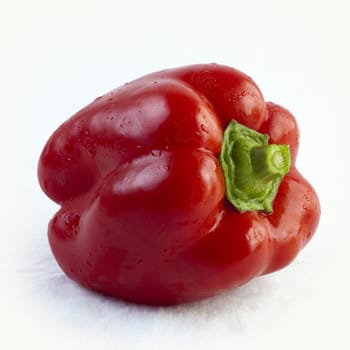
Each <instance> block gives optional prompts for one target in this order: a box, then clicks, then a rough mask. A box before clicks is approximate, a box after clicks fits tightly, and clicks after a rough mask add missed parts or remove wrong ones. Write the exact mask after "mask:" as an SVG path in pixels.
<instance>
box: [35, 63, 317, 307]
mask: <svg viewBox="0 0 350 350" xmlns="http://www.w3.org/2000/svg"><path fill="white" fill-rule="evenodd" d="M298 142H299V132H298V127H297V123H296V121H295V119H294V117H293V116H292V114H291V113H290V112H288V111H287V110H286V109H284V108H283V107H281V106H278V105H276V104H273V103H265V101H264V99H263V96H262V94H261V92H260V90H259V88H258V87H257V85H256V84H255V83H254V82H253V80H252V79H251V78H249V77H248V76H247V75H245V74H243V73H242V72H240V71H238V70H236V69H233V68H229V67H225V66H221V65H216V64H209V65H195V66H188V67H182V68H177V69H170V70H165V71H161V72H157V73H153V74H150V75H147V76H145V77H142V78H140V79H138V80H135V81H133V82H131V83H128V84H125V85H124V86H122V87H120V88H118V89H116V90H113V91H111V92H109V93H107V94H106V95H104V96H102V97H99V98H97V99H96V100H95V101H93V102H92V103H91V104H89V105H88V106H87V107H85V108H83V109H82V110H80V111H79V112H78V113H77V114H75V115H74V116H73V117H71V118H70V119H69V120H67V121H66V122H65V123H64V124H62V125H61V126H60V127H59V128H58V129H57V130H56V131H55V133H54V134H53V135H52V136H51V138H50V139H49V141H48V142H47V144H46V146H45V148H44V150H43V152H42V154H41V157H40V162H39V168H38V174H39V181H40V184H41V187H42V189H43V190H44V192H45V193H46V194H47V195H48V196H49V197H50V198H51V199H52V200H54V201H55V202H57V203H58V204H59V205H60V206H61V208H60V210H59V211H58V212H57V213H56V215H55V216H54V217H53V219H52V220H51V221H50V223H49V230H48V235H49V242H50V245H51V248H52V251H53V254H54V256H55V257H56V259H57V262H58V264H59V265H60V267H61V268H62V270H63V271H64V272H65V273H66V274H67V276H69V277H70V278H71V279H73V280H75V281H76V282H78V283H80V284H81V285H83V286H86V287H88V288H91V289H93V290H96V291H100V292H103V293H106V294H109V295H112V296H116V297H119V298H123V299H126V300H130V301H134V302H139V303H148V304H174V303H180V302H186V301H191V300H197V299H200V298H205V297H209V296H212V295H215V294H217V293H219V292H221V291H223V290H225V289H228V288H231V287H235V286H238V285H241V284H243V283H245V282H247V281H249V280H250V279H252V278H253V277H255V276H258V275H262V274H266V273H269V272H272V271H275V270H278V269H280V268H282V267H284V266H286V265H287V264H288V263H290V262H291V261H292V260H293V259H294V258H295V257H296V255H297V254H298V252H299V250H300V249H301V248H302V247H303V246H304V245H305V244H306V243H307V242H308V241H309V240H310V238H311V236H312V235H313V233H314V231H315V230H316V227H317V224H318V221H319V216H320V206H319V201H318V198H317V195H316V193H315V191H314V190H313V188H312V187H311V185H310V184H309V183H308V182H307V181H306V180H305V179H304V178H303V177H302V176H301V174H300V173H299V172H298V170H297V169H296V167H295V159H296V155H297V149H298Z"/></svg>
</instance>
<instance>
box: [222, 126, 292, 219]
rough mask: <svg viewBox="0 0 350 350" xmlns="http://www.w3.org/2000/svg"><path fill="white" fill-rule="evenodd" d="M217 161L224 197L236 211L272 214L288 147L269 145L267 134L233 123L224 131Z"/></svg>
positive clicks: (285, 170)
mask: <svg viewBox="0 0 350 350" xmlns="http://www.w3.org/2000/svg"><path fill="white" fill-rule="evenodd" d="M219 162H220V165H221V169H222V172H223V174H224V179H225V187H226V197H227V199H228V201H229V202H230V203H231V204H232V205H233V206H234V207H235V208H236V209H237V210H238V211H239V212H244V211H247V210H262V211H264V212H266V213H271V212H272V204H273V200H274V199H275V197H276V194H277V191H278V187H279V185H280V183H281V181H282V178H283V177H284V176H285V175H286V174H287V173H288V171H289V168H290V165H291V156H290V151H289V147H288V145H274V144H269V143H268V135H265V134H261V133H258V132H256V131H255V130H252V129H249V128H247V127H245V126H243V125H241V124H239V123H237V122H236V121H234V120H233V121H232V122H231V123H230V124H229V125H228V127H227V128H226V130H225V132H224V139H223V145H222V149H221V152H220V155H219Z"/></svg>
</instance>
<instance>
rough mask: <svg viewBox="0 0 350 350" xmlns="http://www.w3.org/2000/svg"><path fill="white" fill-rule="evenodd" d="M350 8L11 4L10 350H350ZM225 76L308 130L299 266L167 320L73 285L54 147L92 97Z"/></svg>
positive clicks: (6, 225) (2, 301) (3, 27)
mask: <svg viewBox="0 0 350 350" xmlns="http://www.w3.org/2000/svg"><path fill="white" fill-rule="evenodd" d="M348 4H349V2H348V1H346V0H344V1H342V0H333V1H322V0H319V1H313V0H311V1H307V0H295V1H277V0H276V1H273V0H268V1H258V0H256V1H252V0H250V1H249V0H246V1H220V0H216V1H207V2H206V1H203V0H202V1H192V2H191V1H189V0H186V1H181V0H177V1H172V2H167V1H152V0H148V1H133V0H128V1H127V0H125V1H118V0H115V1H103V0H99V1H89V0H85V1H74V0H71V1H63V0H61V1H38V0H32V1H22V2H20V1H0V50H1V51H0V118H1V119H0V120H1V129H0V131H1V137H0V147H1V148H0V149H1V171H0V176H1V182H0V183H1V185H0V186H1V188H0V191H1V192H0V193H1V194H0V196H1V197H0V198H1V211H0V215H1V217H0V219H1V232H0V273H1V277H0V293H1V294H0V333H1V335H0V348H2V349H20V348H22V347H26V348H34V347H35V348H36V349H56V348H57V349H73V348H77V346H81V348H85V349H97V348H99V349H213V348H215V349H281V348H283V349H296V348H297V349H310V348H313V349H317V348H334V349H349V348H350V341H349V335H348V333H349V324H350V321H349V314H350V302H349V300H350V288H349V257H348V250H349V245H350V232H349V225H348V219H349V217H350V214H349V209H348V202H349V194H350V193H349V180H348V177H349V176H348V174H349V172H348V169H349V151H348V149H349V131H348V125H349V124H348V123H347V120H348V119H349V102H350V96H349V93H350V89H349V82H350V69H349V62H350V48H349V42H350V39H349V37H350V25H349V14H350V9H349V5H348ZM209 62H217V63H222V64H226V65H231V66H233V67H236V68H238V69H241V70H243V71H244V72H246V73H247V74H249V75H250V76H251V77H253V79H254V80H255V81H256V82H257V84H258V85H259V86H260V88H261V90H262V91H263V93H264V96H265V98H266V100H272V101H274V102H277V103H280V104H282V105H284V106H285V107H287V108H288V109H290V110H291V111H292V112H293V113H294V115H295V116H296V117H297V119H298V123H299V126H300V130H301V146H300V151H299V157H298V166H299V168H300V170H301V171H302V173H303V174H304V175H305V176H306V177H307V178H308V179H309V180H310V181H311V183H312V184H313V185H314V187H315V188H316V190H317V191H318V193H319V196H320V200H321V204H322V218H321V222H320V226H319V229H318V231H317V233H316V235H315V236H314V238H313V239H312V241H311V242H310V243H309V245H308V246H307V247H306V248H305V249H304V250H303V251H302V252H301V253H300V255H299V256H298V258H297V259H296V260H295V262H294V263H293V264H292V265H290V266H289V267H288V268H286V269H284V270H282V271H279V272H277V273H274V274H272V275H268V276H264V277H260V278H257V279H255V280H253V281H252V282H250V283H249V284H247V285H245V286H243V287H241V288H239V289H236V290H232V291H228V292H227V293H225V294H224V295H221V296H218V297H215V298H212V299H209V300H205V301H201V302H197V303H192V304H188V305H180V306H176V307H170V308H159V307H145V306H136V305H133V304H128V303H125V302H122V301H119V300H113V299H110V298H105V297H102V296H100V295H96V294H94V293H91V292H89V291H86V290H84V289H82V288H80V287H79V286H77V285H76V284H75V283H73V282H71V281H70V280H68V279H67V278H66V277H65V276H64V275H63V274H62V273H61V271H60V269H59V268H58V266H57V265H56V262H55V260H54V258H53V257H52V255H51V252H50V249H49V246H48V243H47V238H46V227H47V222H48V220H49V219H50V217H51V216H52V215H53V214H54V212H55V211H56V210H57V206H56V205H55V204H53V203H52V202H50V200H49V199H48V198H46V197H45V196H44V194H43V193H42V192H41V190H40V188H39V186H38V182H37V177H36V167H37V161H38V157H39V154H40V152H41V149H42V147H43V146H44V143H45V142H46V140H47V138H48V137H49V136H50V134H51V133H52V132H53V131H54V130H55V128H57V126H58V125H59V124H61V123H62V122H63V121H64V120H65V119H66V118H68V117H69V116H70V115H72V114H73V113H74V112H76V111H77V110H78V109H80V108H81V107H83V106H84V105H86V104H87V103H89V102H90V101H91V100H93V99H94V98H95V97H97V96H99V95H101V94H103V93H105V92H107V91H109V90H111V89H112V88H114V87H117V86H119V85H121V84H123V83H125V82H126V81H129V80H131V79H134V78H137V77H138V76H141V75H144V74H146V73H149V72H151V71H156V70H159V69H164V68H169V67H174V66H181V65H185V64H194V63H209Z"/></svg>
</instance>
